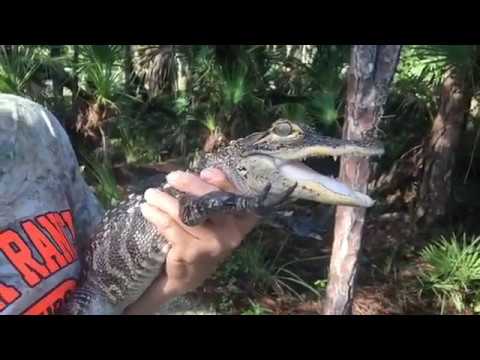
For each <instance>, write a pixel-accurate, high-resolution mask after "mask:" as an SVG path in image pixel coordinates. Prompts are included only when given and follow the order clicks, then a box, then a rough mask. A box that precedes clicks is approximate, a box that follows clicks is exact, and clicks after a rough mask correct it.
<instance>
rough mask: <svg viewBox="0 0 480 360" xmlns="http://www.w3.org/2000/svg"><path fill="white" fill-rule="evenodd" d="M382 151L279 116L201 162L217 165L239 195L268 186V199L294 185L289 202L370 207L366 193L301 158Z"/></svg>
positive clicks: (381, 148)
mask: <svg viewBox="0 0 480 360" xmlns="http://www.w3.org/2000/svg"><path fill="white" fill-rule="evenodd" d="M383 151H384V150H383V147H382V146H381V145H380V144H379V143H376V142H374V141H369V140H365V141H353V140H342V139H336V138H331V137H326V136H322V135H320V134H318V133H317V132H315V131H314V130H313V129H311V128H310V127H308V126H306V125H300V124H296V123H293V122H291V121H289V120H284V119H280V120H278V121H276V122H274V123H273V125H272V126H271V127H270V128H269V129H268V130H267V131H264V132H258V133H253V134H251V135H249V136H247V137H245V138H242V139H239V140H235V141H232V142H231V143H230V144H229V145H228V146H226V147H224V148H223V149H219V151H218V152H216V153H215V154H208V156H206V157H205V160H206V161H205V163H204V164H202V166H215V167H219V168H220V169H221V170H223V171H224V172H225V174H226V175H227V176H228V178H229V180H230V181H231V182H232V183H234V184H235V185H236V186H237V188H238V189H239V190H240V192H241V193H243V194H250V195H255V194H258V193H261V191H262V189H264V188H265V186H267V185H268V184H271V190H270V193H271V199H272V202H274V199H275V194H277V195H280V194H283V193H285V191H286V190H287V189H290V188H293V187H294V190H293V192H292V193H291V194H290V198H291V200H295V199H302V200H310V201H314V202H318V203H324V204H332V205H347V206H361V207H370V206H372V205H373V204H374V200H372V199H371V198H370V197H369V196H368V195H366V194H363V193H361V192H358V191H355V190H353V189H352V188H350V187H349V186H347V185H346V184H344V183H342V182H340V181H338V180H336V179H334V178H331V177H328V176H325V175H322V174H320V173H318V172H317V171H315V170H313V169H312V168H310V167H309V166H307V165H306V163H305V161H306V160H308V159H309V158H315V157H323V156H331V157H334V158H336V157H339V156H375V155H382V154H383ZM295 185H296V186H295Z"/></svg>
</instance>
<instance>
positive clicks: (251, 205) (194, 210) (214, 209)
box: [179, 184, 297, 226]
mask: <svg viewBox="0 0 480 360" xmlns="http://www.w3.org/2000/svg"><path fill="white" fill-rule="evenodd" d="M296 187H297V184H295V185H293V186H291V187H290V188H288V189H287V190H286V191H285V192H283V193H282V194H281V195H280V196H279V198H278V199H276V200H275V201H274V202H273V203H267V198H268V195H269V194H270V191H271V188H272V185H271V184H267V185H266V186H265V188H264V189H263V190H262V192H261V193H260V194H259V195H258V196H253V197H251V196H244V195H239V194H234V193H229V192H225V191H214V192H211V193H208V194H205V195H203V196H200V197H193V196H190V195H183V196H181V197H180V199H179V202H180V204H179V217H180V220H181V221H182V222H183V223H184V224H185V225H188V226H195V225H199V224H201V223H203V222H205V221H207V220H208V219H209V218H210V217H212V216H214V215H218V214H239V213H245V212H251V213H254V214H256V215H258V216H264V215H265V214H267V213H268V212H270V211H271V209H273V208H274V207H276V206H279V205H282V204H283V203H285V201H287V200H288V198H289V197H290V195H291V194H292V193H293V191H294V190H295V188H296Z"/></svg>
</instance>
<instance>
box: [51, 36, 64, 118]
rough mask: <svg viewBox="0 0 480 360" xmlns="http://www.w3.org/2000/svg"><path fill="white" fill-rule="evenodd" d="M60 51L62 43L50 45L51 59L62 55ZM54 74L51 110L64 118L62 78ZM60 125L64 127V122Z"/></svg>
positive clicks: (61, 50)
mask: <svg viewBox="0 0 480 360" xmlns="http://www.w3.org/2000/svg"><path fill="white" fill-rule="evenodd" d="M62 52H63V45H50V57H51V58H52V59H55V58H59V57H60V56H62ZM55 75H56V74H54V75H53V76H52V87H53V96H54V99H55V103H54V109H53V111H54V113H56V114H57V116H58V118H59V119H64V118H65V112H66V109H65V104H64V101H63V79H61V78H60V77H59V76H55ZM62 121H63V120H62ZM62 125H63V126H64V127H65V124H64V123H63V124H62Z"/></svg>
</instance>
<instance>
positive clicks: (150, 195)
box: [145, 189, 215, 240]
mask: <svg viewBox="0 0 480 360" xmlns="http://www.w3.org/2000/svg"><path fill="white" fill-rule="evenodd" d="M145 201H146V202H147V203H148V204H149V205H152V206H154V207H156V208H158V209H159V210H160V211H163V212H164V213H166V214H168V215H169V216H170V217H171V218H173V220H175V221H176V222H177V223H178V224H179V226H181V227H182V228H183V229H184V230H185V231H187V232H188V233H190V234H192V235H194V236H196V237H198V238H200V239H204V238H205V239H207V240H214V239H215V234H214V232H213V231H212V230H211V229H210V227H209V226H208V224H207V223H204V224H202V225H199V226H187V225H185V224H184V223H183V222H182V221H181V220H180V218H179V216H178V214H179V204H178V200H177V199H175V198H174V197H173V196H170V195H169V194H167V193H165V192H163V191H160V190H156V189H148V190H147V191H146V192H145Z"/></svg>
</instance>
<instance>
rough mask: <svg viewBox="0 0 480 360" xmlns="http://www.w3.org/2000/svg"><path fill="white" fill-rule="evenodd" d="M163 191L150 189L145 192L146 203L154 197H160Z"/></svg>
mask: <svg viewBox="0 0 480 360" xmlns="http://www.w3.org/2000/svg"><path fill="white" fill-rule="evenodd" d="M160 193H161V191H160V190H158V189H155V188H149V189H147V190H146V191H145V193H144V194H143V198H144V199H145V201H147V202H148V201H149V200H150V199H151V198H152V196H155V195H158V194H160Z"/></svg>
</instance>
